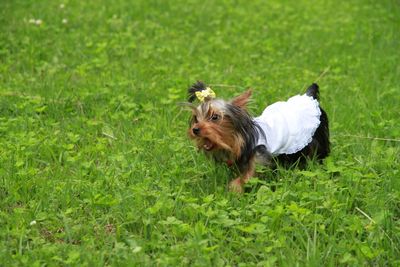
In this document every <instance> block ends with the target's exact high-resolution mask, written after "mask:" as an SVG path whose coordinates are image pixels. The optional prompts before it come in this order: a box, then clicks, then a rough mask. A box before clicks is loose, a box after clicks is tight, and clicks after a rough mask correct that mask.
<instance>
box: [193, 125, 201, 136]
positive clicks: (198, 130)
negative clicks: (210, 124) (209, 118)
mask: <svg viewBox="0 0 400 267" xmlns="http://www.w3.org/2000/svg"><path fill="white" fill-rule="evenodd" d="M192 131H193V133H194V134H195V135H199V134H200V128H198V127H195V128H193V129H192Z"/></svg>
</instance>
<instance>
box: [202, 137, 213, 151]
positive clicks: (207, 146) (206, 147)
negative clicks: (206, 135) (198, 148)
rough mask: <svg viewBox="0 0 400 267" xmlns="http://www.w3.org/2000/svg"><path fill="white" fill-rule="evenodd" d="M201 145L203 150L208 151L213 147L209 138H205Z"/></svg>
mask: <svg viewBox="0 0 400 267" xmlns="http://www.w3.org/2000/svg"><path fill="white" fill-rule="evenodd" d="M203 147H204V149H205V150H207V151H210V150H211V149H213V147H214V144H213V143H212V142H211V141H210V139H206V140H205V141H204V145H203Z"/></svg>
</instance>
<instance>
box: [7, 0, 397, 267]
mask: <svg viewBox="0 0 400 267" xmlns="http://www.w3.org/2000/svg"><path fill="white" fill-rule="evenodd" d="M60 4H64V6H60ZM39 19H40V20H41V21H42V23H41V24H40V23H38V24H39V25H37V24H36V23H35V22H36V20H39ZM63 19H65V20H64V21H63ZM399 30H400V6H399V4H398V2H397V1H390V0H382V1H369V0H354V1H347V2H343V1H342V2H340V3H339V2H335V1H314V0H312V1H305V0H304V1H294V0H288V1H284V2H282V1H275V0H274V1H241V0H238V1H211V0H210V1H194V0H191V1H181V0H175V1H144V0H143V1H123V0H118V1H112V3H111V2H110V1H75V0H70V1H65V2H62V1H60V2H58V1H22V0H18V1H2V2H1V3H0V32H1V33H0V62H1V64H0V96H1V97H0V146H1V149H0V265H1V266H55V265H61V266H64V265H65V266H143V265H144V266H224V265H225V266H257V265H259V266H295V265H299V266H338V265H343V266H359V265H362V266H364V265H376V266H399V265H400V260H399V259H400V234H399V233H400V223H399V221H400V220H399V219H400V204H399V203H400V180H399V155H400V146H399V139H398V137H399V136H400V128H399V126H398V125H399V123H400V121H399V103H400V94H399V92H400V67H399V62H400V54H399V52H398V51H399V46H400V36H399ZM324 70H328V71H327V73H326V75H325V76H323V77H322V78H321V79H320V80H319V84H320V87H321V95H322V105H323V107H324V108H325V109H326V111H327V113H328V115H329V117H330V123H331V124H330V125H331V135H332V138H331V141H332V154H331V156H330V157H329V158H328V159H327V160H326V162H325V163H324V164H323V165H318V164H314V163H313V162H310V165H309V167H308V168H307V169H306V170H298V169H291V170H284V169H279V170H278V171H277V172H276V173H272V172H271V171H269V170H265V171H266V175H265V176H266V177H268V179H266V180H264V179H254V180H253V181H252V183H251V185H249V190H250V192H249V193H247V194H245V195H243V196H241V197H237V196H235V195H232V194H230V193H229V192H227V191H226V185H227V183H228V181H229V180H230V179H231V178H232V174H231V173H230V171H229V170H228V169H227V168H226V167H224V166H214V164H212V163H210V162H208V161H207V160H206V159H205V158H204V156H202V155H201V154H198V153H197V151H196V149H195V148H194V147H193V145H192V144H191V143H190V142H189V140H187V137H186V128H187V121H188V114H187V113H186V112H185V111H183V110H181V108H180V107H179V106H178V105H176V103H178V102H182V101H184V100H185V97H186V88H187V87H188V86H189V85H190V84H191V83H192V82H194V81H195V80H197V79H201V80H204V81H206V82H208V83H211V84H220V86H214V89H215V91H216V92H217V94H218V95H220V96H221V97H226V98H229V97H233V96H234V95H236V94H239V93H240V92H242V91H243V90H244V89H245V88H247V87H252V88H253V90H254V98H253V103H252V105H251V112H252V113H254V114H257V113H259V112H261V111H262V110H263V108H264V107H265V105H266V104H267V103H272V102H274V101H277V100H281V99H283V98H286V97H288V96H291V95H293V94H296V93H301V92H302V91H303V90H304V88H305V87H306V86H307V85H308V84H310V83H311V82H313V81H314V80H315V79H317V77H319V76H320V74H321V73H322V72H323V71H324ZM221 85H229V86H221ZM377 138H387V139H394V140H392V141H390V140H381V139H377Z"/></svg>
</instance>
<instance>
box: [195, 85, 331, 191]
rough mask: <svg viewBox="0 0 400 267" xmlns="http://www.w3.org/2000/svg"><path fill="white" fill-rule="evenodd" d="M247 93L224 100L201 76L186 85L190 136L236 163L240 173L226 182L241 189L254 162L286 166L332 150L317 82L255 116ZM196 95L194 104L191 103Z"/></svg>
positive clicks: (208, 151) (207, 150) (222, 158)
mask: <svg viewBox="0 0 400 267" xmlns="http://www.w3.org/2000/svg"><path fill="white" fill-rule="evenodd" d="M251 93H252V92H251V90H248V91H246V92H244V93H243V94H241V95H239V96H237V97H235V98H233V99H232V100H230V101H225V100H223V99H219V98H216V95H215V93H214V91H213V90H212V89H211V88H210V87H208V86H207V85H206V84H204V83H203V82H201V81H198V82H196V83H195V84H193V85H192V86H191V87H190V88H189V90H188V94H189V98H188V101H189V103H188V106H189V107H190V108H191V110H192V117H191V120H190V128H189V130H188V133H189V136H190V138H191V139H193V140H194V141H195V143H196V144H197V147H198V148H199V149H200V150H204V152H205V153H206V154H207V155H209V156H211V157H212V158H214V159H215V160H216V161H218V162H225V163H227V164H228V165H229V166H235V167H236V168H235V169H236V170H237V171H238V172H239V177H238V178H236V179H234V180H232V181H231V182H230V183H229V188H230V190H231V191H235V192H239V193H241V192H243V186H244V184H245V183H246V182H247V181H248V180H249V179H250V178H251V177H252V176H254V174H255V164H256V163H259V164H262V165H265V166H273V165H274V164H275V163H281V164H283V165H284V166H287V165H293V164H296V163H298V162H304V161H305V160H306V159H307V158H316V159H317V160H319V161H321V160H322V159H324V158H325V157H327V156H328V154H329V152H330V148H329V145H330V144H329V127H328V117H327V115H326V112H325V111H324V110H323V109H322V108H321V107H320V105H319V102H318V100H319V89H318V85H317V84H315V83H314V84H312V85H311V86H310V87H309V88H308V89H307V91H306V93H305V94H303V95H296V96H293V97H291V98H289V99H288V100H287V101H280V102H276V103H274V104H272V105H269V106H268V107H267V108H266V109H265V110H264V111H263V113H262V114H261V115H260V116H258V117H256V118H253V117H251V116H250V114H249V113H248V111H247V108H246V106H247V104H248V102H249V99H250V96H251ZM196 98H197V99H198V100H199V101H200V104H199V105H198V106H196V105H194V104H193V103H192V102H193V101H194V100H195V99H196Z"/></svg>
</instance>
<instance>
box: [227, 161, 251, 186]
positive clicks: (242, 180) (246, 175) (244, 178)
mask: <svg viewBox="0 0 400 267" xmlns="http://www.w3.org/2000/svg"><path fill="white" fill-rule="evenodd" d="M254 173H255V160H254V157H253V158H251V159H250V161H249V163H248V166H247V170H246V171H245V172H243V173H242V174H241V175H240V176H239V177H238V178H236V179H235V180H232V181H231V182H230V183H229V191H231V192H235V193H240V194H241V193H243V186H244V185H245V184H246V183H247V182H248V181H249V180H250V178H251V177H253V176H254Z"/></svg>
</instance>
